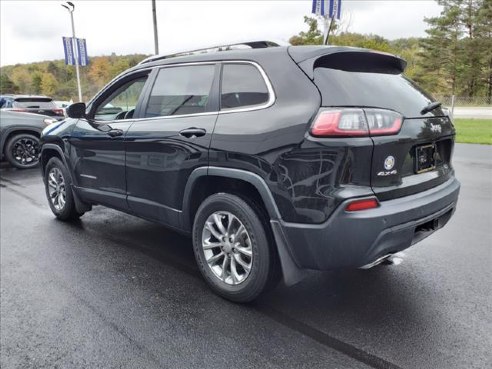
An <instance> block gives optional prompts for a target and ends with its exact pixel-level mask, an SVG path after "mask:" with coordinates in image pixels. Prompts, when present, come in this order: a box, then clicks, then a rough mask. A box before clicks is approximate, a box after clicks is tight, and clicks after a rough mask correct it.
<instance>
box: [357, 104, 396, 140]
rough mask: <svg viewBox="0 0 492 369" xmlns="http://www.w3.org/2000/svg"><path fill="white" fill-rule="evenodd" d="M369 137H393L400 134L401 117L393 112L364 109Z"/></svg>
mask: <svg viewBox="0 0 492 369" xmlns="http://www.w3.org/2000/svg"><path fill="white" fill-rule="evenodd" d="M364 111H365V113H366V119H367V125H368V126H369V133H370V135H371V136H385V135H394V134H396V133H398V132H400V128H401V124H402V122H403V117H402V115H401V114H398V113H397V112H395V111H391V110H384V109H364Z"/></svg>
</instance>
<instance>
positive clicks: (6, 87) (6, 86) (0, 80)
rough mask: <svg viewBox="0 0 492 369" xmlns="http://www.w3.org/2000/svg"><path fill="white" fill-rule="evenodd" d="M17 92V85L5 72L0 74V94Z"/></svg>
mask: <svg viewBox="0 0 492 369" xmlns="http://www.w3.org/2000/svg"><path fill="white" fill-rule="evenodd" d="M18 92H19V87H17V85H16V84H15V83H14V82H12V80H11V79H10V78H9V77H8V76H7V74H5V73H1V74H0V93H1V94H16V93H18Z"/></svg>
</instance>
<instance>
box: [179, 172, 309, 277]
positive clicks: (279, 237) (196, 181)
mask: <svg viewBox="0 0 492 369" xmlns="http://www.w3.org/2000/svg"><path fill="white" fill-rule="evenodd" d="M217 180H218V181H221V182H222V183H220V185H219V186H218V187H216V188H214V187H212V188H208V189H207V186H210V182H211V181H212V184H213V183H214V182H213V181H217ZM215 183H216V182H215ZM233 184H236V185H238V184H241V186H244V187H242V189H247V190H249V191H251V190H254V191H253V192H249V193H248V192H247V193H242V194H243V195H245V196H246V197H250V196H253V199H254V200H259V202H260V203H259V204H257V205H259V206H261V207H262V208H263V210H264V211H265V213H266V216H267V217H268V218H269V219H268V220H269V222H270V224H269V227H270V230H271V232H272V234H273V238H274V241H275V242H274V244H275V248H276V250H277V252H278V257H279V260H280V265H281V269H282V275H283V279H284V282H285V283H286V284H287V285H293V284H296V283H298V282H300V281H301V280H302V279H303V278H304V277H305V275H306V272H305V271H303V270H302V269H300V268H299V267H298V263H297V262H296V261H295V259H294V258H293V256H292V255H293V254H292V252H291V251H290V249H289V246H288V242H287V241H286V239H285V235H284V234H283V232H282V229H281V227H280V226H279V225H280V223H281V222H282V218H281V215H280V212H279V210H278V208H277V205H276V203H275V200H274V198H273V195H272V193H271V191H270V189H269V188H268V185H267V184H266V182H265V181H264V180H263V178H261V177H260V176H259V175H257V174H255V173H252V172H248V171H245V170H241V169H234V168H219V167H201V168H198V169H195V170H194V171H193V172H192V174H191V175H190V177H189V179H188V182H187V184H186V187H185V191H184V196H183V207H182V219H181V224H182V228H183V230H185V231H186V232H189V231H191V229H192V227H193V218H194V215H195V213H196V210H197V209H198V206H199V205H200V203H201V201H202V200H203V199H204V198H205V197H206V196H207V195H211V194H213V193H218V192H224V191H223V189H226V191H227V189H228V188H230V187H228V186H231V185H233ZM204 188H205V190H204ZM233 189H234V187H233ZM232 192H233V193H236V194H238V193H237V192H234V191H232ZM239 194H241V193H239ZM257 202H258V201H257Z"/></svg>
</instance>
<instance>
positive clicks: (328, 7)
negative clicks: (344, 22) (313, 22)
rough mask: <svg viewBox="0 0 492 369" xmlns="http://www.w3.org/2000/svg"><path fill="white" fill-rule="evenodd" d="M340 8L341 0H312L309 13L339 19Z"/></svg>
mask: <svg viewBox="0 0 492 369" xmlns="http://www.w3.org/2000/svg"><path fill="white" fill-rule="evenodd" d="M341 10H342V0H313V6H312V9H311V13H314V14H316V15H320V16H322V17H324V16H329V17H330V18H336V19H340V16H341Z"/></svg>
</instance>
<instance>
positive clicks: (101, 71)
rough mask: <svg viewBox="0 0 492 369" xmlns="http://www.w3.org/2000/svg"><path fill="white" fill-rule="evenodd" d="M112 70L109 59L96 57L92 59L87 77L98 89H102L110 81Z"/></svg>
mask: <svg viewBox="0 0 492 369" xmlns="http://www.w3.org/2000/svg"><path fill="white" fill-rule="evenodd" d="M110 69H111V65H110V63H109V60H108V58H107V57H96V58H93V59H92V62H91V64H90V67H89V71H88V72H87V75H88V77H89V78H90V80H91V81H92V82H94V84H95V85H96V86H97V87H98V88H101V87H102V86H104V84H106V83H107V82H108V81H109V80H110V77H111V72H110Z"/></svg>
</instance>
